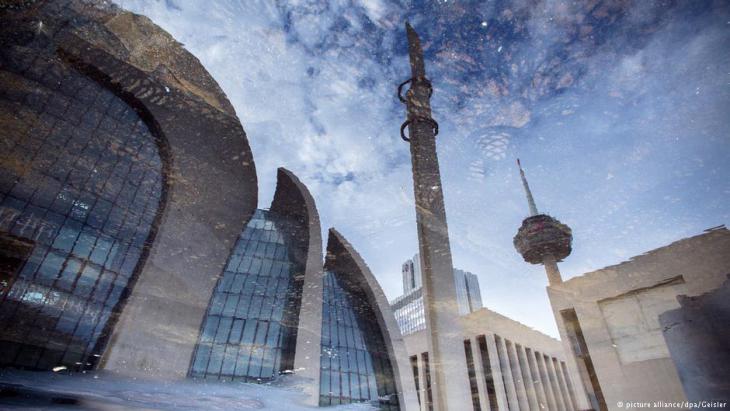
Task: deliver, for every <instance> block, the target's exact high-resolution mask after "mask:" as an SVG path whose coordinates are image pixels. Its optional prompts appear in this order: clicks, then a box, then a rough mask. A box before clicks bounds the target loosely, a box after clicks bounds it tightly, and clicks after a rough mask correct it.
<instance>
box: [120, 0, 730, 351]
mask: <svg viewBox="0 0 730 411" xmlns="http://www.w3.org/2000/svg"><path fill="white" fill-rule="evenodd" d="M116 3H117V4H119V5H121V6H122V7H124V8H126V9H129V10H131V11H134V12H137V13H140V14H143V15H146V16H148V17H150V18H151V19H152V20H153V21H154V22H155V23H157V24H158V25H160V26H161V27H162V28H164V29H165V30H167V31H168V32H170V33H171V34H172V35H173V36H174V37H175V38H176V39H177V40H178V41H180V42H181V43H183V44H184V45H185V47H186V48H187V49H188V50H189V51H190V52H192V53H193V54H194V55H195V56H197V57H198V58H199V59H200V60H201V61H202V63H203V65H204V66H205V67H206V68H207V69H208V71H209V72H210V73H211V74H212V75H213V77H215V79H216V80H217V81H218V82H219V84H220V85H221V87H222V88H223V90H224V91H225V93H226V94H227V95H228V98H229V99H230V100H231V102H232V103H233V105H234V107H235V109H236V113H237V114H238V117H239V118H240V119H241V122H242V123H243V126H244V128H245V130H246V132H247V134H248V138H249V141H250V144H251V146H252V149H253V152H254V158H255V162H256V168H257V171H258V176H259V187H260V198H259V207H268V205H269V204H270V202H271V198H272V196H273V190H274V187H275V178H276V168H277V167H280V166H284V167H286V168H288V169H290V170H292V171H293V172H294V173H296V174H297V175H298V176H299V177H300V178H301V179H302V180H303V181H304V182H305V183H306V184H307V186H308V187H309V188H310V190H311V191H312V194H313V195H314V197H315V200H316V201H317V205H318V208H319V212H320V216H321V219H322V228H323V230H326V229H327V228H328V227H330V226H335V227H337V228H338V229H339V230H340V232H341V233H342V234H343V235H345V236H346V237H347V238H348V239H349V240H350V242H352V243H353V244H354V245H355V247H356V248H357V249H358V250H359V251H360V253H361V254H362V255H363V257H364V258H365V260H366V261H367V263H368V264H369V265H370V267H371V268H372V270H373V272H374V273H375V275H376V276H377V278H378V279H379V280H380V283H381V284H382V286H383V288H384V289H385V292H386V294H387V295H388V297H389V298H391V299H392V298H394V297H396V296H397V295H399V294H400V293H401V291H402V290H401V275H400V267H401V263H402V262H403V261H404V260H405V259H407V258H410V257H411V256H412V255H413V254H414V253H415V252H416V250H417V239H416V225H415V210H414V205H413V189H412V183H411V163H410V155H409V151H408V146H407V144H406V143H405V142H403V141H402V140H401V139H400V138H399V136H398V129H399V126H400V124H401V122H402V121H403V120H404V117H405V110H404V107H403V106H402V105H401V104H400V102H399V101H398V100H397V98H396V97H395V90H396V86H397V85H398V84H399V83H400V82H401V81H403V80H405V79H406V78H408V77H409V69H408V61H407V48H406V42H405V32H404V27H403V22H404V21H406V20H409V21H410V22H411V23H412V24H413V25H414V27H415V28H416V30H417V31H418V32H419V33H420V35H421V38H422V41H423V43H424V48H425V53H426V64H427V72H428V74H429V77H430V78H431V79H432V82H433V84H434V88H435V91H434V98H433V101H432V105H433V111H434V117H435V118H436V119H437V120H438V121H439V123H440V126H441V127H440V128H441V132H440V134H439V136H438V155H439V160H440V162H441V171H442V177H443V183H444V192H445V198H446V211H447V215H448V224H449V232H450V236H451V244H452V252H453V255H454V264H455V265H456V266H457V267H458V268H462V269H465V270H468V271H472V272H474V273H476V274H477V275H478V276H479V280H480V284H481V291H482V297H483V300H484V303H485V305H486V306H488V307H489V308H491V309H493V310H495V311H498V312H501V313H503V314H506V315H508V316H510V317H512V318H514V319H516V320H518V321H520V322H523V323H525V324H527V325H529V326H532V327H534V328H537V329H538V330H540V331H543V332H545V333H548V334H550V335H553V336H556V335H557V329H556V327H555V322H554V320H553V317H552V313H551V311H550V308H549V303H548V300H547V296H546V293H545V288H544V287H545V285H546V284H547V279H546V277H545V274H544V271H543V269H542V267H541V266H531V265H528V264H526V263H524V262H523V261H522V259H521V257H520V256H519V255H518V254H517V253H516V252H515V250H514V248H513V246H512V237H513V236H514V234H515V233H516V231H517V228H518V227H519V225H520V223H521V220H522V219H523V218H524V217H526V216H527V205H526V201H525V199H524V195H523V193H522V191H521V190H522V187H521V185H520V182H519V173H518V171H517V168H516V165H515V159H516V158H517V157H519V158H521V159H522V162H523V165H524V166H525V169H526V172H527V175H528V178H529V180H530V184H531V186H532V188H533V193H534V195H535V198H536V201H537V206H538V208H539V209H540V211H542V212H546V213H549V214H551V215H553V216H555V217H557V218H559V219H560V220H561V221H563V222H564V223H566V224H568V225H569V226H571V227H572V229H573V236H574V243H573V254H572V255H571V256H570V257H568V258H567V259H566V260H565V262H563V263H562V264H561V270H562V272H563V277H564V278H570V277H573V276H576V275H581V274H583V273H585V272H588V271H592V270H596V269H599V268H602V267H604V266H607V265H611V264H616V263H619V262H621V261H624V260H626V259H628V258H629V257H631V256H633V255H637V254H641V253H643V252H645V251H648V250H650V249H653V248H656V247H659V246H662V245H666V244H668V243H670V242H672V241H674V240H677V239H680V238H682V237H687V236H691V235H696V234H699V233H701V232H702V230H704V229H706V228H709V227H713V226H717V225H721V224H726V223H728V222H729V221H730V178H728V176H730V3H728V2H726V1H722V0H718V1H701V0H687V1H649V0H640V1H635V2H632V1H629V0H622V1H599V0H590V1H578V2H561V1H556V0H546V1H541V0H496V1H495V0H489V1H483V2H476V1H452V0H449V1H446V0H443V1H420V0H413V1H405V0H401V1H398V0H362V1H358V0H337V1H321V0H312V1H284V0H280V1H273V0H260V1H255V0H246V1H243V0H241V1H223V0H219V1H214V0H210V1H205V2H203V1H197V0H158V1H152V0H116Z"/></svg>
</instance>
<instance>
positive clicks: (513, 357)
mask: <svg viewBox="0 0 730 411" xmlns="http://www.w3.org/2000/svg"><path fill="white" fill-rule="evenodd" d="M505 346H506V348H507V359H508V360H509V365H510V369H511V370H512V380H513V381H514V382H515V393H516V394H517V402H518V403H519V404H520V409H521V410H529V409H530V404H529V400H528V399H527V389H526V387H525V379H524V378H523V376H522V367H520V361H519V359H518V358H517V347H516V346H515V344H514V343H512V342H511V341H509V340H505Z"/></svg>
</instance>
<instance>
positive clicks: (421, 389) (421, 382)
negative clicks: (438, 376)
mask: <svg viewBox="0 0 730 411" xmlns="http://www.w3.org/2000/svg"><path fill="white" fill-rule="evenodd" d="M416 362H417V363H418V398H419V409H420V410H421V411H428V404H427V398H426V396H427V395H428V393H427V392H426V374H425V371H424V368H423V365H424V364H423V357H422V356H421V354H418V355H416Z"/></svg>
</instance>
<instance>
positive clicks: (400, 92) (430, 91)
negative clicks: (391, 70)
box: [398, 77, 433, 104]
mask: <svg viewBox="0 0 730 411" xmlns="http://www.w3.org/2000/svg"><path fill="white" fill-rule="evenodd" d="M416 80H417V81H421V82H423V83H425V84H426V86H428V98H431V96H432V95H433V86H432V85H431V81H430V80H429V79H427V78H426V77H422V78H419V79H416ZM412 81H413V77H411V78H409V79H408V80H406V81H404V82H402V83H400V84H399V85H398V100H400V101H401V103H403V104H405V103H407V101H406V99H405V98H403V86H405V85H406V84H408V83H411V82H412Z"/></svg>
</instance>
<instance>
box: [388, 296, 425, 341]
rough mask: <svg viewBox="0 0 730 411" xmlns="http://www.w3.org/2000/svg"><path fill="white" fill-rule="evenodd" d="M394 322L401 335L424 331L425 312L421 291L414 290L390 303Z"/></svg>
mask: <svg viewBox="0 0 730 411" xmlns="http://www.w3.org/2000/svg"><path fill="white" fill-rule="evenodd" d="M391 309H392V310H393V315H395V321H396V322H397V323H398V328H400V332H401V334H403V335H408V334H413V333H415V332H417V331H421V330H425V329H426V311H425V310H424V308H423V289H422V288H416V289H415V290H413V291H411V292H410V293H409V294H406V295H402V296H400V297H398V298H396V299H395V300H394V301H393V302H392V303H391Z"/></svg>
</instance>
